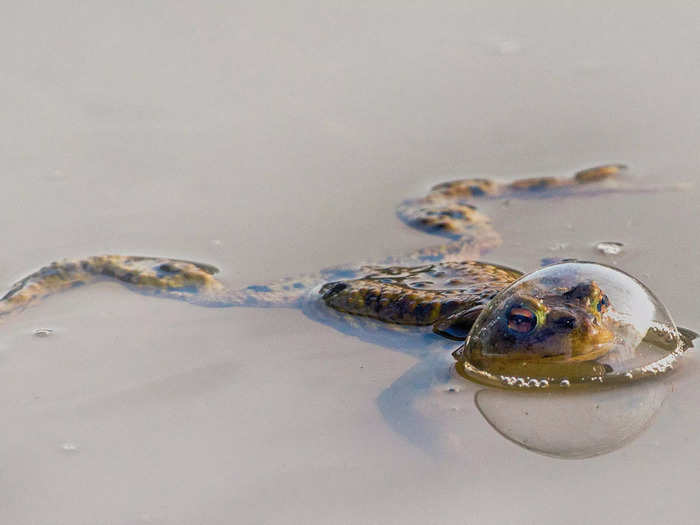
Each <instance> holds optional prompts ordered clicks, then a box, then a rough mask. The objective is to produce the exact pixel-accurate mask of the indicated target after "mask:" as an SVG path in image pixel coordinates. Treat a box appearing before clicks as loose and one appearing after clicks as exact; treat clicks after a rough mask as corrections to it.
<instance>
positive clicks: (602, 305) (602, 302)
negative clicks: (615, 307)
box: [596, 295, 610, 312]
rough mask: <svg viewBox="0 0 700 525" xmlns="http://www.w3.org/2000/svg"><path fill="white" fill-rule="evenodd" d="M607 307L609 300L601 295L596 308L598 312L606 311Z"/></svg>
mask: <svg viewBox="0 0 700 525" xmlns="http://www.w3.org/2000/svg"><path fill="white" fill-rule="evenodd" d="M608 306H610V299H608V296H607V295H603V297H601V298H600V301H598V305H597V306H596V308H597V310H598V311H599V312H603V311H604V310H607V308H608Z"/></svg>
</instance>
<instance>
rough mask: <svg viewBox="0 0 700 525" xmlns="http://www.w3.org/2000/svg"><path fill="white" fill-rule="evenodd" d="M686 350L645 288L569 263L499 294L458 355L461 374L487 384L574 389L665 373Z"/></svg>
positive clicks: (606, 270) (609, 271)
mask: <svg viewBox="0 0 700 525" xmlns="http://www.w3.org/2000/svg"><path fill="white" fill-rule="evenodd" d="M684 349H685V347H684V344H683V339H682V337H681V336H680V334H679V333H678V330H677V328H676V325H675V324H674V322H673V320H672V319H671V316H670V315H669V313H668V311H667V310H666V308H665V307H664V305H663V304H662V303H661V302H660V301H659V300H658V299H657V298H656V297H655V296H654V294H653V293H652V292H651V291H650V290H649V289H648V288H647V287H646V286H644V285H643V284H642V283H641V282H640V281H638V280H637V279H635V278H634V277H632V276H630V275H628V274H626V273H624V272H621V271H620V270H617V269H615V268H611V267H609V266H604V265H601V264H596V263H587V262H567V263H560V264H555V265H552V266H548V267H546V268H542V269H541V270H538V271H536V272H533V273H531V274H529V275H526V276H524V277H522V278H520V279H519V280H517V281H516V282H514V283H513V284H512V285H510V286H509V287H508V288H506V289H505V290H503V291H502V292H500V293H499V294H498V295H497V296H496V297H494V299H493V300H492V301H491V302H490V303H489V304H488V306H487V307H486V308H485V309H484V310H483V312H482V313H481V314H480V315H479V317H478V318H477V320H476V321H475V323H474V326H473V327H472V329H471V331H470V333H469V336H468V337H467V339H466V341H465V344H464V346H463V347H462V348H460V349H459V350H458V351H457V352H455V354H454V356H455V358H456V359H457V371H458V372H459V373H460V374H462V375H463V376H465V377H467V378H470V379H474V380H476V381H478V382H481V383H486V384H499V385H501V386H506V387H520V388H523V387H526V388H532V387H539V388H550V387H567V388H568V387H571V386H577V385H596V384H600V383H619V382H627V381H632V380H635V379H639V378H641V377H646V376H651V375H655V374H658V373H660V372H665V371H667V370H669V369H670V368H671V367H672V365H673V362H674V361H675V360H676V358H677V357H678V356H679V355H680V354H681V353H682V351H683V350H684Z"/></svg>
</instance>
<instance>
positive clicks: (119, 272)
mask: <svg viewBox="0 0 700 525" xmlns="http://www.w3.org/2000/svg"><path fill="white" fill-rule="evenodd" d="M217 271H218V270H217V269H216V268H215V267H214V266H211V265H208V264H202V263H195V262H190V261H183V260H178V259H167V258H156V257H142V256H124V255H99V256H93V257H86V258H84V259H72V260H62V261H57V262H53V263H51V264H49V265H47V266H44V267H43V268H41V269H40V270H37V271H36V272H34V273H32V274H30V275H28V276H27V277H25V278H24V279H21V280H20V281H18V282H16V283H15V284H14V285H13V286H12V287H11V288H10V290H9V291H8V292H7V293H6V294H5V295H4V296H3V297H2V298H0V316H3V317H4V316H7V315H9V314H12V313H14V312H17V311H21V310H23V309H24V308H26V307H27V306H29V305H31V304H33V303H34V302H36V301H37V300H39V299H42V298H44V297H46V296H48V295H52V294H54V293H57V292H61V291H64V290H67V289H70V288H74V287H76V286H80V285H85V284H88V283H92V282H95V281H98V280H103V279H108V278H113V279H116V280H118V281H120V282H122V283H124V284H126V285H129V286H132V287H134V288H135V289H138V290H139V291H142V292H144V293H149V294H154V295H161V294H162V295H170V296H173V297H177V298H182V299H188V298H191V297H195V296H198V295H204V296H216V295H217V294H219V293H221V292H222V291H223V285H222V284H221V283H220V282H219V281H218V280H217V279H216V278H215V277H213V274H214V273H216V272H217Z"/></svg>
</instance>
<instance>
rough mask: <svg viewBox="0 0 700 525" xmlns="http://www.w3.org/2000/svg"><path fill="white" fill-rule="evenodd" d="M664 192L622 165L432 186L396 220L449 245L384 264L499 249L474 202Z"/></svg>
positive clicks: (408, 203) (453, 257) (403, 208)
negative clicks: (566, 173)
mask: <svg viewBox="0 0 700 525" xmlns="http://www.w3.org/2000/svg"><path fill="white" fill-rule="evenodd" d="M662 189H669V187H660V186H653V187H650V186H642V185H641V184H639V182H638V181H635V180H632V179H631V178H630V177H628V176H627V168H626V167H625V166H624V165H622V164H606V165H602V166H596V167H593V168H588V169H585V170H581V171H578V172H576V173H574V174H573V175H572V176H565V177H533V178H522V179H517V180H514V181H511V182H499V181H495V180H491V179H479V178H476V179H460V180H455V181H450V182H445V183H442V184H438V185H437V186H434V187H433V188H432V189H431V190H430V192H429V193H428V194H427V195H426V196H425V197H423V198H420V199H412V200H407V201H404V202H403V203H402V204H401V205H400V206H399V208H398V211H397V214H398V216H399V218H401V220H403V221H404V222H405V223H406V224H408V225H409V226H411V227H413V228H416V229H419V230H422V231H425V232H426V233H432V234H436V235H440V236H442V237H447V238H448V239H449V242H447V243H446V244H441V245H438V246H433V247H429V248H423V249H420V250H417V251H415V252H412V253H410V254H409V255H407V256H406V257H401V258H392V259H391V260H390V262H392V263H399V262H406V261H410V260H413V261H419V262H441V261H464V260H470V259H477V258H479V257H480V256H482V255H483V254H484V253H486V252H488V251H490V250H492V249H494V248H496V247H497V246H499V245H500V244H501V237H500V235H499V234H498V232H496V231H495V229H494V228H493V226H492V224H491V220H490V219H489V217H488V216H486V215H485V214H483V213H482V212H480V211H479V210H477V209H476V207H475V206H474V204H473V203H474V202H476V201H479V200H494V199H504V200H505V199H528V198H548V197H557V196H568V195H572V196H574V195H580V196H586V195H588V196H590V195H598V194H602V193H611V192H633V193H634V192H646V191H659V190H662Z"/></svg>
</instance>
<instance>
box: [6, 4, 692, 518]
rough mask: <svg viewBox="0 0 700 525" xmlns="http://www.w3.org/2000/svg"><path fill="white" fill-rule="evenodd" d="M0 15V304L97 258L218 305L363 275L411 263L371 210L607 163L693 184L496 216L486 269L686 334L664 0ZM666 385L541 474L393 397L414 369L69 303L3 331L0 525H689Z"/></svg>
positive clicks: (675, 87)
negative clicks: (646, 314)
mask: <svg viewBox="0 0 700 525" xmlns="http://www.w3.org/2000/svg"><path fill="white" fill-rule="evenodd" d="M5 4H6V5H4V6H3V9H2V12H3V16H2V20H0V58H1V60H0V71H1V73H2V82H0V95H1V96H0V100H1V101H2V102H0V104H2V111H1V114H2V119H0V163H1V164H0V166H1V171H0V174H1V177H2V179H1V180H2V182H3V184H2V187H1V189H2V191H1V192H0V200H1V201H0V202H1V203H2V208H1V211H0V214H1V219H2V221H3V223H4V224H5V228H4V229H3V233H2V235H3V245H4V246H5V252H4V254H3V257H2V258H1V260H0V282H4V283H7V284H8V285H9V284H10V283H11V282H13V280H14V279H16V278H18V277H21V276H23V275H24V274H26V273H27V272H28V271H30V270H32V269H35V268H37V267H39V266H41V265H43V264H45V263H47V262H49V261H51V260H54V259H56V258H60V257H65V256H80V255H90V254H95V253H104V252H117V253H144V254H155V255H166V256H173V257H182V258H188V259H195V260H201V261H206V262H210V263H213V264H216V265H217V266H219V267H220V268H222V270H223V272H224V276H225V278H226V279H227V280H228V281H229V282H230V283H232V284H234V285H247V284H251V283H254V282H265V281H266V280H272V279H275V278H278V277H281V276H284V275H290V274H291V275H293V274H296V273H303V272H306V271H313V270H317V269H319V268H323V267H326V266H330V265H334V264H341V263H347V262H355V261H363V260H379V259H382V258H383V257H384V256H387V255H391V254H397V253H405V252H407V251H410V250H411V249H414V248H418V247H422V246H426V245H428V244H429V243H433V242H434V239H431V238H429V237H428V236H426V235H425V234H421V233H418V232H416V231H414V230H411V229H409V228H408V227H406V226H405V225H403V224H401V223H400V222H399V221H398V220H397V219H396V217H395V206H396V204H397V203H398V202H399V201H400V200H401V199H403V198H406V197H410V196H417V195H421V194H422V193H423V192H424V191H425V189H426V188H427V187H429V186H430V185H431V184H433V183H435V182H439V181H442V180H447V179H452V178H457V177H464V176H471V175H477V174H494V175H498V176H503V177H515V176H518V175H521V174H530V175H537V174H541V173H555V174H563V173H569V172H571V171H573V170H575V169H578V168H581V167H586V166H588V165H591V164H597V163H600V162H607V161H621V162H625V163H627V164H629V165H630V166H632V167H633V168H634V170H635V171H636V172H637V173H639V174H640V175H644V176H647V177H651V178H652V179H654V178H655V179H658V180H659V181H664V182H695V186H694V187H692V188H691V189H688V190H686V191H682V192H667V193H660V194H640V195H607V196H601V197H599V198H597V199H589V200H586V199H566V200H548V201H513V202H511V204H510V206H508V207H504V208H503V209H501V210H499V211H498V213H496V214H494V218H495V221H496V223H497V225H498V226H499V229H500V231H501V232H503V234H504V240H505V243H504V245H503V246H502V247H501V248H499V249H498V250H497V251H495V252H494V253H492V254H490V256H489V257H488V259H489V260H490V261H493V262H500V263H505V264H508V265H509V266H514V267H518V268H522V269H524V270H532V269H534V268H536V267H537V266H538V264H539V261H540V259H541V258H543V257H580V258H585V259H593V260H598V261H603V262H607V263H612V264H616V265H618V266H619V267H620V268H623V269H624V270H626V271H628V272H630V273H632V274H633V275H636V276H638V277H639V278H641V279H642V280H643V281H644V282H645V283H646V284H647V285H648V286H649V287H650V288H651V289H653V290H654V291H655V292H656V293H657V295H658V296H659V297H660V298H661V299H662V300H663V301H664V302H665V304H666V306H667V307H668V308H669V310H670V312H671V313H672V314H673V316H674V318H675V320H676V321H677V322H678V324H679V325H684V326H688V327H691V328H695V329H697V328H698V327H700V313H698V309H697V306H696V305H697V293H698V290H700V277H699V275H698V272H697V271H696V264H697V261H698V260H699V258H700V248H698V243H697V231H698V226H699V225H700V221H699V219H698V211H699V209H700V206H699V205H698V197H699V196H700V189H699V188H698V186H700V171H699V170H698V165H699V164H700V154H698V148H697V142H698V134H699V133H700V118H699V117H700V106H699V104H698V95H697V93H698V82H699V80H700V60H699V58H700V57H699V56H698V51H697V50H698V49H700V47H699V45H700V35H699V34H698V32H697V27H698V23H699V22H700V8H698V7H697V6H695V5H694V4H693V3H691V2H686V5H682V3H674V4H672V5H671V4H669V5H664V8H663V9H659V8H658V6H648V7H647V6H640V5H639V4H638V3H633V2H629V3H627V5H618V6H617V7H611V6H609V5H608V4H603V3H600V4H596V3H588V4H585V5H583V4H580V5H571V6H568V7H566V8H564V7H561V6H559V7H557V8H556V9H555V8H554V7H552V6H548V5H545V4H544V3H541V4H540V5H528V6H522V7H519V6H515V5H507V4H504V5H501V6H493V5H491V4H492V3H491V2H483V3H481V4H476V3H474V2H471V3H470V5H469V6H466V5H462V4H461V3H459V2H455V3H452V4H451V5H447V4H445V3H443V4H442V5H441V6H435V5H431V4H430V3H413V4H410V5H407V4H406V3H404V2H400V3H399V2H397V3H394V4H393V5H392V4H389V3H387V2H385V3H383V6H382V7H373V6H369V5H366V6H357V5H352V6H351V5H350V4H347V5H346V6H344V7H343V6H331V5H328V4H326V5H323V6H319V5H316V4H313V3H309V4H306V3H302V2H295V3H294V5H285V6H281V5H272V4H268V5H256V6H247V5H234V4H230V3H229V4H226V5H219V6H212V5H209V6H202V5H200V4H199V3H196V2H189V3H185V4H177V5H176V4H173V3H170V2H150V3H148V4H147V5H141V4H139V5H136V4H134V5H127V4H117V3H107V2H105V3H101V4H100V3H91V4H86V5H77V4H74V3H69V2H54V3H52V4H51V5H32V4H24V5H22V6H20V5H19V4H17V3H13V4H10V3H9V2H5ZM511 4H514V3H511ZM600 241H617V242H622V243H624V250H623V252H622V253H621V254H619V255H615V256H609V255H605V254H603V253H601V252H599V251H598V250H596V249H595V245H596V243H598V242H600ZM47 328H48V329H52V330H53V332H52V333H50V334H49V335H48V337H36V336H35V335H33V331H34V330H35V329H47ZM451 348H453V347H452V346H451V345H446V346H445V351H444V355H445V356H447V358H449V353H448V352H449V350H450V349H451ZM441 355H442V354H441ZM697 361H698V360H697V356H696V355H693V354H692V353H691V355H689V356H687V357H686V359H685V360H684V362H683V363H682V367H681V370H679V372H678V374H676V375H675V376H674V378H673V381H672V384H671V385H670V389H671V390H673V391H672V392H670V395H669V396H668V397H667V398H666V399H665V401H664V402H663V406H661V409H660V410H659V411H658V413H657V414H656V417H655V421H654V422H653V424H651V426H650V427H649V428H648V429H647V430H646V431H644V432H643V433H642V434H641V435H640V436H639V437H638V438H637V439H636V440H634V441H632V442H631V443H629V444H628V445H627V446H625V447H623V448H621V449H618V450H617V451H614V452H612V453H610V454H607V455H602V456H598V457H595V458H592V459H588V460H581V461H563V460H560V459H552V458H547V457H544V456H541V455H537V454H533V453H532V452H529V451H527V450H525V449H523V448H521V447H518V446H516V445H514V444H513V443H511V442H509V441H507V440H506V439H504V438H503V437H502V436H501V435H499V434H498V433H496V432H495V431H494V430H493V429H492V428H491V426H490V425H489V424H488V423H487V422H486V421H485V420H484V419H483V418H482V416H481V415H480V413H479V411H478V409H477V407H476V406H475V404H474V403H473V396H472V395H469V396H466V397H465V399H467V401H465V402H463V403H455V404H451V405H449V406H442V405H440V403H436V402H434V398H432V397H430V396H429V395H428V396H424V395H423V394H422V393H421V392H422V390H421V388H423V389H425V388H427V387H429V386H430V384H432V381H437V382H439V381H442V380H443V379H444V378H439V377H438V378H437V379H434V378H433V376H432V375H431V374H433V373H437V374H438V375H439V374H441V373H443V372H442V371H443V368H441V367H440V366H439V365H440V362H439V361H438V362H437V363H435V362H434V361H430V360H428V361H420V360H419V357H417V356H416V354H415V353H414V354H411V352H404V353H402V352H397V351H392V350H391V349H387V348H384V347H382V346H380V345H377V344H375V343H373V342H371V341H366V340H362V339H360V338H356V337H351V336H348V335H346V334H343V333H340V332H339V331H337V330H334V329H333V328H332V327H331V326H328V325H325V324H320V323H315V322H314V321H312V320H311V319H309V318H308V317H306V316H304V315H303V314H302V313H301V312H300V311H298V310H254V309H206V308H197V307H195V306H192V305H188V304H184V303H177V302H174V301H164V300H158V299H155V298H148V297H144V296H140V295H137V294H131V293H128V292H127V291H125V290H124V289H123V288H121V287H119V286H117V285H112V284H100V285H97V286H95V287H92V288H85V289H79V290H76V291H74V292H72V293H70V294H65V295H62V296H58V297H55V298H52V299H50V300H48V301H46V302H45V303H43V304H41V305H40V306H39V307H37V308H34V309H31V310H29V311H27V312H25V313H24V314H23V315H22V316H20V317H17V318H15V319H13V320H12V321H11V322H10V323H8V324H6V325H5V326H3V327H2V335H0V385H2V387H1V392H2V394H1V395H0V414H2V416H3V420H4V422H5V425H4V429H3V432H2V435H1V437H0V494H2V495H1V496H0V522H2V523H12V524H17V525H20V524H30V523H41V524H64V523H70V524H95V523H105V524H107V523H109V524H134V523H164V524H165V523H167V524H171V523H173V524H191V523H207V524H209V523H233V522H235V523H441V524H442V523H480V524H487V523H537V524H545V523H562V522H566V523H572V524H577V523H589V522H591V521H596V522H599V523H616V524H619V523H632V522H634V523H636V524H639V523H659V522H665V523H691V522H694V521H697V510H698V507H699V505H698V501H697V496H696V492H697V485H698V482H699V481H700V476H699V475H698V469H697V465H698V462H699V461H700V452H699V450H700V449H699V448H698V446H697V444H696V437H695V435H696V434H697V431H698V429H700V415H699V412H698V410H697V407H698V404H699V403H700V382H699V379H700V367H698V365H697ZM448 362H449V359H446V360H445V361H444V363H448ZM436 371H437V372H436ZM463 388H465V389H469V388H471V389H472V390H471V391H472V392H475V391H476V387H473V386H472V385H464V387H463ZM440 399H442V398H440ZM658 399H659V398H658V397H654V398H653V400H652V402H650V406H653V407H656V405H657V404H660V402H659V403H657V400H658ZM489 400H490V399H489V398H488V397H487V398H486V401H489ZM482 401H483V400H482ZM490 401H491V402H492V403H503V402H504V401H502V400H499V399H498V398H495V400H493V399H491V400H490ZM450 403H452V402H450ZM507 406H509V405H508V404H506V407H507ZM616 406H617V407H618V409H619V404H618V405H616ZM414 409H415V410H414ZM443 409H444V410H443ZM445 412H447V413H456V414H458V415H457V416H455V417H454V418H452V419H450V418H449V417H444V414H445ZM644 421H646V419H645V420H644ZM451 424H452V425H453V426H450V425H451ZM441 425H443V426H441ZM544 437H545V438H547V437H549V436H544ZM436 444H437V445H439V446H437V445H436ZM434 445H435V446H434ZM436 450H438V452H437V453H436V452H435V451H436ZM440 451H442V452H440ZM445 451H451V452H448V453H446V452H445Z"/></svg>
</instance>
